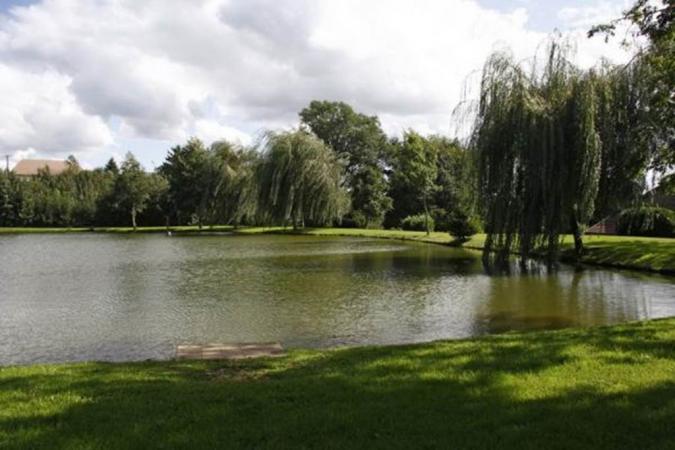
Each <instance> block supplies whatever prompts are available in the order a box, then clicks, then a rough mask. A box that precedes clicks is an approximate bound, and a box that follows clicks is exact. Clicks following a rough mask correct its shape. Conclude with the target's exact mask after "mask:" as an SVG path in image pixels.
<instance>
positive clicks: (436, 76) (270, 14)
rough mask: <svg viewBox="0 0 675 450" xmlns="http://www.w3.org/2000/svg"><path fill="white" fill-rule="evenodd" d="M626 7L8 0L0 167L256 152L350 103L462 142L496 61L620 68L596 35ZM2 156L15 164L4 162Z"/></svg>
mask: <svg viewBox="0 0 675 450" xmlns="http://www.w3.org/2000/svg"><path fill="white" fill-rule="evenodd" d="M628 6H629V2H627V1H625V0H547V1H541V0H339V1H338V0H144V1H142V2H141V1H138V0H0V98H2V101H1V102H0V156H3V157H4V155H10V158H11V161H12V162H16V161H17V160H19V159H21V158H26V157H31V158H38V157H39V158H64V157H66V156H67V155H70V154H73V155H75V156H76V157H77V158H78V160H80V162H81V163H82V165H83V166H84V167H95V166H99V165H102V164H104V163H105V161H107V160H108V159H109V158H110V157H114V158H115V159H117V160H121V159H122V158H123V157H124V154H125V153H126V152H127V151H131V152H133V153H134V154H135V155H136V156H137V158H138V159H139V160H140V161H141V163H142V164H143V165H144V166H145V167H146V168H147V169H152V168H153V167H156V166H157V165H159V164H161V163H162V161H163V160H164V157H165V155H166V152H167V151H168V150H169V149H170V148H171V147H172V146H174V145H177V144H181V143H183V142H185V141H186V140H187V139H188V138H189V137H191V136H196V137H199V138H200V139H202V140H204V141H205V142H206V143H207V144H209V143H211V142H213V141H215V140H219V139H228V140H232V141H237V142H240V143H242V144H249V143H251V142H254V141H255V139H256V137H257V136H259V135H260V133H262V132H263V131H264V130H266V129H279V128H283V129H287V128H290V127H293V126H297V124H298V112H299V111H300V110H301V109H302V108H303V107H304V106H306V105H307V104H309V102H310V101H311V100H315V99H316V100H339V101H345V102H347V103H349V104H351V105H352V106H353V107H354V108H355V109H356V110H357V111H359V112H363V113H366V114H369V115H377V116H379V118H380V120H381V122H382V126H383V129H384V130H385V131H386V132H387V133H388V134H389V135H392V136H394V135H400V134H401V133H402V132H403V131H405V130H406V129H408V128H414V129H416V130H418V131H420V132H422V133H425V134H430V133H439V134H443V135H450V136H452V135H453V133H455V132H456V129H457V127H456V126H455V124H453V119H452V111H453V110H454V108H455V107H456V106H457V105H458V104H459V102H460V101H461V100H462V99H463V98H465V97H466V96H467V92H468V93H469V97H470V96H471V92H473V89H474V88H475V86H476V84H475V83H476V80H477V74H479V73H480V69H481V67H482V64H483V63H484V61H485V59H486V58H487V57H488V56H489V54H490V53H491V52H493V51H497V50H501V51H509V52H510V53H512V54H513V56H514V58H516V60H518V61H527V59H528V58H530V57H531V56H532V55H533V54H535V52H537V51H538V50H541V48H542V46H543V45H544V44H545V42H546V40H547V37H548V36H549V35H550V33H551V32H553V30H558V31H559V32H560V33H562V35H563V36H564V37H565V39H567V40H568V41H569V42H570V44H571V45H572V46H573V47H574V48H575V55H574V60H575V62H577V63H578V64H579V65H580V66H582V67H590V66H592V65H593V64H596V63H597V62H598V61H599V59H600V58H601V57H604V58H607V59H609V60H610V61H613V62H616V63H621V62H625V61H627V60H628V59H629V57H630V54H629V52H628V51H627V50H626V49H624V48H622V47H621V46H620V45H619V44H618V42H610V43H605V42H604V40H603V39H601V38H596V39H592V40H589V39H587V38H586V31H587V30H588V28H589V27H590V26H591V25H593V24H596V23H599V22H604V21H607V20H609V19H612V18H614V17H617V16H618V15H619V14H620V13H621V11H622V10H624V9H626V8H627V7H628ZM3 159H4V158H3Z"/></svg>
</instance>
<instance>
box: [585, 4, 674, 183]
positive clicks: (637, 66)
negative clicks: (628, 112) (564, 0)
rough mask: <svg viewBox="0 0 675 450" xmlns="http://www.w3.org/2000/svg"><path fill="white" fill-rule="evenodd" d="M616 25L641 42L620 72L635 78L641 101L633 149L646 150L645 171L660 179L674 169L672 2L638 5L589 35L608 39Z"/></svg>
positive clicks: (593, 29) (634, 5)
mask: <svg viewBox="0 0 675 450" xmlns="http://www.w3.org/2000/svg"><path fill="white" fill-rule="evenodd" d="M619 23H626V24H628V25H629V30H631V31H632V35H633V36H636V37H639V38H641V39H638V40H637V42H638V50H637V54H636V55H635V57H634V58H633V60H632V61H631V62H630V63H629V64H628V65H627V66H626V68H625V69H626V71H628V72H632V73H635V74H637V76H636V77H633V78H632V80H633V84H634V85H633V88H634V89H633V90H634V91H636V92H639V93H640V96H641V98H640V102H639V103H637V104H636V107H637V109H636V111H637V112H638V114H639V119H640V120H639V121H638V123H637V124H636V126H635V127H634V128H633V130H635V131H636V135H637V137H638V139H637V140H635V144H638V145H640V146H643V147H644V148H645V149H646V150H647V152H648V155H649V166H650V168H651V169H653V170H656V171H657V172H660V173H661V174H664V173H667V172H668V171H669V170H670V169H671V168H672V167H673V166H674V165H675V94H673V86H675V6H674V5H673V2H672V0H637V1H636V2H635V3H634V4H633V6H632V7H631V8H629V9H628V10H626V11H625V12H624V13H623V15H622V16H621V17H619V18H617V19H616V20H614V21H612V22H610V23H605V24H601V25H596V26H595V27H593V28H592V29H591V30H590V31H589V33H588V34H589V36H591V37H592V36H594V35H596V34H604V35H605V36H606V37H609V36H612V35H614V34H615V32H616V27H617V25H618V24H619Z"/></svg>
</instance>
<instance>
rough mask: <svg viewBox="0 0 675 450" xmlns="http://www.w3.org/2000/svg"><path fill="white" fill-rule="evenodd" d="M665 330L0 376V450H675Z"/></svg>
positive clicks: (672, 358) (656, 325) (579, 332)
mask: <svg viewBox="0 0 675 450" xmlns="http://www.w3.org/2000/svg"><path fill="white" fill-rule="evenodd" d="M673 424H675V319H665V320H656V321H650V322H643V323H633V324H627V325H619V326H612V327H603V328H593V329H569V330H563V331H554V332H527V333H507V334H503V335H497V336H490V337H485V338H478V339H470V340H461V341H444V342H436V343H429V344H421V345H408V346H397V347H362V348H343V349H335V350H327V351H318V350H302V351H301V350H294V351H291V352H290V354H289V355H288V356H285V357H282V358H277V359H260V360H250V361H244V362H241V361H240V362H228V361H214V362H176V361H170V362H145V363H127V364H105V363H86V364H65V365H43V366H31V367H5V368H0V448H5V449H43V448H44V449H54V448H56V449H59V448H73V449H94V448H96V449H118V448H119V449H122V448H123V449H126V448H137V449H153V448H186V449H192V450H196V449H213V448H228V449H238V448H242V449H244V448H245V449H250V448H263V449H296V448H316V449H332V448H360V449H411V448H442V449H446V448H448V449H449V448H462V449H465V448H505V449H508V448H513V449H537V450H539V449H570V448H575V449H631V450H633V449H669V448H670V449H672V448H675V432H674V428H673Z"/></svg>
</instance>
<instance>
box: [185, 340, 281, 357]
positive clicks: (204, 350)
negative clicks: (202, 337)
mask: <svg viewBox="0 0 675 450" xmlns="http://www.w3.org/2000/svg"><path fill="white" fill-rule="evenodd" d="M283 355H285V352H284V349H283V347H282V346H281V344H280V343H279V342H266V343H259V344H203V345H178V346H177V347H176V358H177V359H245V358H260V357H272V356H283Z"/></svg>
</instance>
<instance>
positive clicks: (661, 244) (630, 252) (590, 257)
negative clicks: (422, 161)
mask: <svg viewBox="0 0 675 450" xmlns="http://www.w3.org/2000/svg"><path fill="white" fill-rule="evenodd" d="M171 230H172V231H178V232H184V233H189V232H198V231H233V232H236V233H238V234H256V233H299V234H306V235H316V236H351V237H371V238H381V239H398V240H413V241H420V242H430V243H435V244H447V245H452V244H453V243H454V239H453V238H452V237H451V236H450V235H449V234H448V233H441V232H434V233H431V234H430V235H429V236H427V235H426V233H424V232H422V231H401V230H378V229H358V228H308V229H304V230H299V231H293V230H292V229H290V228H282V227H244V228H238V229H236V230H235V229H234V228H233V227H231V226H227V225H218V226H209V227H204V228H203V229H202V230H199V228H197V227H196V226H181V227H171ZM90 231H95V232H106V233H131V232H133V231H134V230H133V229H132V228H131V227H109V228H0V235H2V234H18V233H64V232H90ZM137 231H138V232H146V233H148V232H165V231H166V228H165V227H138V229H137ZM484 242H485V235H484V234H478V235H476V236H474V237H473V238H472V239H471V240H469V241H468V242H466V243H464V245H463V247H465V248H469V249H474V250H481V249H482V248H483V244H484ZM584 243H585V246H586V253H585V254H584V256H583V257H582V262H583V263H586V264H594V265H601V266H608V267H617V268H625V269H635V270H646V271H652V272H661V273H666V274H675V239H672V238H648V237H635V236H585V238H584ZM573 246H574V244H573V241H572V237H571V236H565V239H564V241H563V254H562V256H563V259H567V260H569V259H571V255H572V253H573V252H572V250H573Z"/></svg>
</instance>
